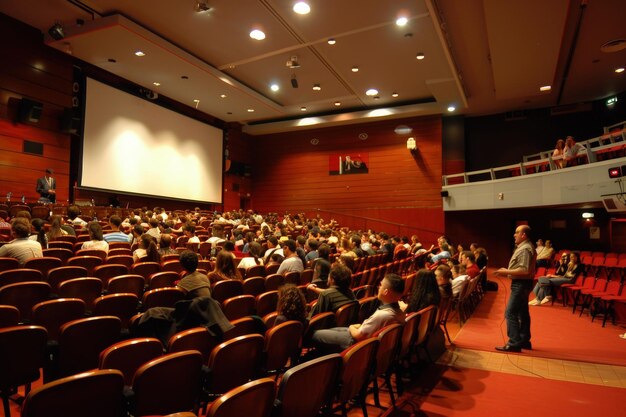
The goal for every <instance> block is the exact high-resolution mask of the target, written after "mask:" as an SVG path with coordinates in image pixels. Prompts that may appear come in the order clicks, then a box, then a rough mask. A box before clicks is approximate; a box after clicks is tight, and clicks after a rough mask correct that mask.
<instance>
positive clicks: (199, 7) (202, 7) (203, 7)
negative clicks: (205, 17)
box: [194, 0, 211, 13]
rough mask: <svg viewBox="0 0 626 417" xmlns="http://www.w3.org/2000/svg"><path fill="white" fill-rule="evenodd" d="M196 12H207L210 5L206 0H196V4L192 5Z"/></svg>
mask: <svg viewBox="0 0 626 417" xmlns="http://www.w3.org/2000/svg"><path fill="white" fill-rule="evenodd" d="M194 10H195V11H196V13H202V12H208V11H209V10H211V6H209V5H208V4H207V2H206V0H199V1H197V2H196V6H195V7H194Z"/></svg>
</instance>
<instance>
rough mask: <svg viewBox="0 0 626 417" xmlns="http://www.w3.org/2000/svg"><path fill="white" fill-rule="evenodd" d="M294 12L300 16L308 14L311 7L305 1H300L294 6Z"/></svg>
mask: <svg viewBox="0 0 626 417" xmlns="http://www.w3.org/2000/svg"><path fill="white" fill-rule="evenodd" d="M293 11H294V12H296V13H298V14H308V13H309V12H310V11H311V7H310V6H309V5H308V4H307V3H306V2H305V1H299V2H297V3H296V4H294V5H293Z"/></svg>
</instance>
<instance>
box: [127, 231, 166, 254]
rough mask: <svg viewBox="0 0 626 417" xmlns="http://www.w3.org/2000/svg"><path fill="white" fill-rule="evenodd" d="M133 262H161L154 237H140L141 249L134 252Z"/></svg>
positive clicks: (144, 235)
mask: <svg viewBox="0 0 626 417" xmlns="http://www.w3.org/2000/svg"><path fill="white" fill-rule="evenodd" d="M140 227H141V226H140ZM133 260H134V261H135V262H139V261H141V262H161V255H160V254H159V249H158V248H157V244H156V242H155V241H154V238H153V237H152V236H150V235H147V234H143V235H141V236H140V237H139V247H138V248H137V249H135V252H133Z"/></svg>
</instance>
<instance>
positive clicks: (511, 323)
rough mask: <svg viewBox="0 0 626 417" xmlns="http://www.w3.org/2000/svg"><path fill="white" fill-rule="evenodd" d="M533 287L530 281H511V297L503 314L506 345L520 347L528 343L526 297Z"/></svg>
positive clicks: (528, 321)
mask: <svg viewBox="0 0 626 417" xmlns="http://www.w3.org/2000/svg"><path fill="white" fill-rule="evenodd" d="M532 286H533V281H532V280H531V279H513V280H512V281H511V296H510V297H509V302H508V304H507V306H506V311H505V312H504V317H505V318H506V333H507V336H508V337H509V342H508V344H509V345H511V346H514V347H521V346H522V344H524V343H526V342H530V314H529V312H528V295H529V294H530V291H531V289H532Z"/></svg>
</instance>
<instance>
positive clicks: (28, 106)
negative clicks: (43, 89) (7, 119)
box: [17, 98, 43, 123]
mask: <svg viewBox="0 0 626 417" xmlns="http://www.w3.org/2000/svg"><path fill="white" fill-rule="evenodd" d="M42 112H43V104H42V103H39V102H38V101H34V100H29V99H27V98H23V99H22V100H20V108H19V111H18V115H17V117H18V121H20V122H22V123H26V122H31V123H37V122H39V119H41V113H42Z"/></svg>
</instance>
